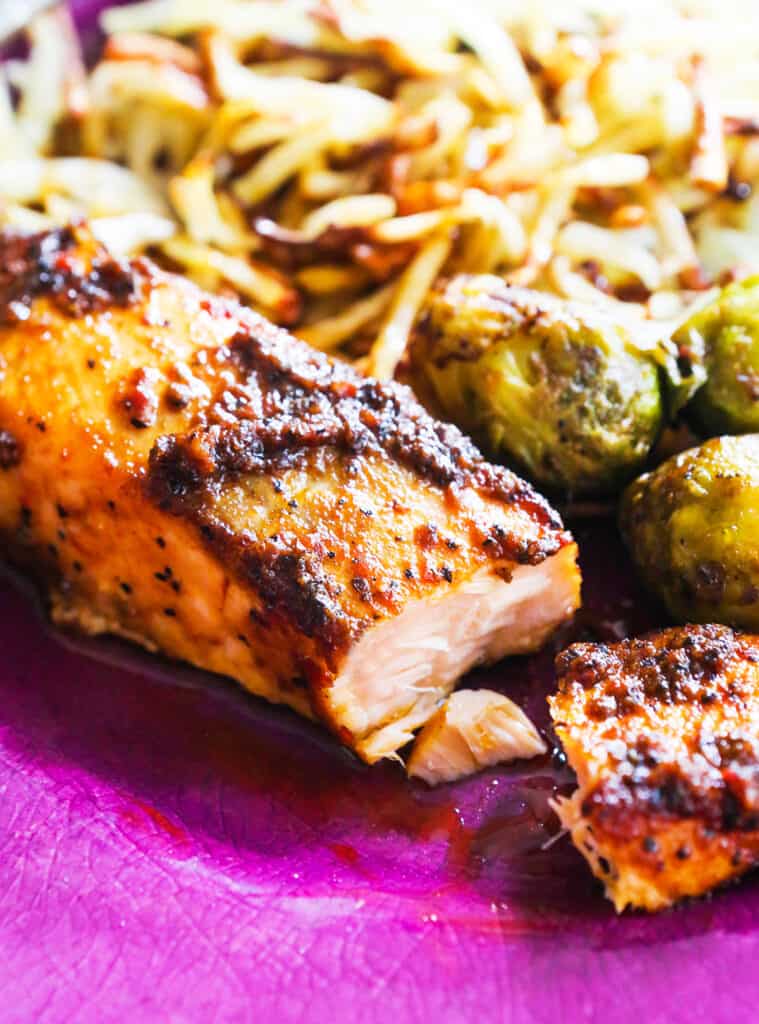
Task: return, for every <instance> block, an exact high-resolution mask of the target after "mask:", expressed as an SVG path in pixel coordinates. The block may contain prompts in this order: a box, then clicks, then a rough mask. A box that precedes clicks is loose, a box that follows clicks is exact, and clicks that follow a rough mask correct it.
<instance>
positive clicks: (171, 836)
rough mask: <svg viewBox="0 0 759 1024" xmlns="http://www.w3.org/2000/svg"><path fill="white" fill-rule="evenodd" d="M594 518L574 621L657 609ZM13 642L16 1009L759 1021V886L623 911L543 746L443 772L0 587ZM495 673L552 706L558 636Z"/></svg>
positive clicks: (256, 1016) (8, 688)
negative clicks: (671, 907)
mask: <svg viewBox="0 0 759 1024" xmlns="http://www.w3.org/2000/svg"><path fill="white" fill-rule="evenodd" d="M578 535H579V540H580V541H581V543H582V544H583V546H584V549H585V551H586V552H587V556H586V563H587V579H588V587H587V595H586V596H587V604H588V609H587V611H586V612H585V613H583V621H582V622H581V623H580V624H578V627H577V630H576V633H577V632H580V633H583V634H584V635H590V634H595V635H601V636H605V635H606V636H610V635H613V634H614V633H615V632H617V631H619V630H620V629H621V628H632V629H638V628H640V627H641V626H643V625H645V624H646V623H647V615H648V612H647V610H646V609H645V607H644V602H643V601H642V600H641V599H640V597H639V596H638V595H636V594H635V593H634V591H632V590H631V589H630V587H629V574H628V570H627V566H626V563H625V562H624V559H623V557H622V554H621V552H620V551H619V549H618V546H617V543H616V541H615V540H614V539H613V535H612V533H611V531H610V530H604V529H600V530H599V528H595V530H594V531H593V532H590V531H589V530H580V531H579V534H578ZM610 567H613V568H614V570H615V573H616V580H615V582H614V584H613V585H612V586H611V587H610V586H609V584H608V582H607V584H606V585H605V586H606V589H607V591H608V590H612V591H614V593H615V597H614V600H613V601H609V600H607V599H606V598H605V597H604V588H603V587H601V586H599V585H598V580H599V575H600V569H602V568H603V569H605V570H606V571H607V572H608V570H609V568H610ZM620 591H623V592H624V596H622V597H620V596H619V595H620ZM0 652H1V653H0V794H1V798H0V893H1V894H2V895H1V896H0V953H1V954H2V961H1V962H0V1020H2V1021H24V1022H26V1021H34V1022H39V1024H46V1022H50V1024H52V1022H60V1021H66V1022H68V1021H84V1022H92V1024H96V1022H97V1024H101V1022H110V1021H114V1022H115V1021H118V1022H125V1021H129V1022H132V1024H135V1022H142V1021H156V1020H158V1021H172V1022H180V1021H181V1022H184V1021H187V1022H193V1024H194V1022H198V1024H205V1022H210V1021H213V1022H216V1021H251V1022H254V1021H264V1020H271V1021H273V1022H276V1024H279V1022H282V1024H289V1022H294V1021H299V1022H300V1021H303V1022H327V1021H335V1022H343V1021H345V1022H348V1021H350V1022H351V1024H362V1022H365V1024H387V1022H388V1021H391V1022H393V1024H412V1022H419V1021H435V1022H440V1024H443V1022H458V1021H469V1020H472V1021H473V1020H477V1019H483V1020H488V1021H503V1022H509V1024H511V1022H515V1024H516V1022H530V1024H538V1022H541V1024H542V1022H549V1021H550V1022H552V1024H553V1022H555V1021H567V1022H572V1024H574V1022H575V1021H586V1020H587V1021H595V1020H598V1021H603V1022H604V1024H617V1022H638V1021H642V1020H645V1021H646V1022H647V1024H648V1022H662V1024H664V1022H666V1024H680V1022H694V1021H705V1022H706V1021H708V1022H711V1024H713V1022H720V1021H726V1022H727V1021H731V1022H743V1021H754V1020H756V1019H757V1018H756V998H755V997H756V993H757V986H756V983H755V981H754V978H755V974H756V966H755V964H756V961H757V957H759V924H757V912H758V911H759V889H758V888H757V886H756V884H755V883H753V882H752V881H751V880H749V881H748V882H747V883H745V884H743V885H742V886H740V887H736V888H732V889H729V890H726V891H724V892H722V893H720V894H718V895H717V896H715V897H714V898H713V899H712V900H705V901H701V902H698V903H694V904H692V905H691V906H687V907H684V908H681V909H679V910H677V911H674V912H671V913H667V914H663V915H660V916H658V917H655V918H651V917H645V916H642V915H636V914H629V915H625V916H623V917H621V918H617V917H615V915H614V914H613V912H612V911H611V910H610V908H609V906H608V905H607V904H606V902H605V901H604V899H603V897H602V895H601V893H600V891H599V889H598V888H597V887H596V885H595V883H594V882H593V881H592V879H591V878H590V876H589V873H588V871H587V870H586V869H585V866H584V864H583V863H582V862H581V861H580V859H579V857H578V856H577V855H576V854H575V853H574V851H573V850H572V849H571V848H570V846H569V844H568V843H567V841H566V840H560V841H559V842H557V843H555V844H554V845H553V846H551V847H550V848H549V849H543V848H542V847H543V846H544V844H545V841H546V839H547V838H548V837H549V836H550V835H552V834H553V832H554V831H555V828H556V821H555V819H554V818H553V816H552V814H551V812H550V809H549V807H548V799H549V797H550V796H551V794H552V793H554V792H556V791H557V788H562V787H564V786H566V785H567V783H568V779H567V776H566V774H565V772H564V770H563V769H562V768H561V766H560V764H556V763H555V762H553V761H551V760H549V759H548V758H546V759H544V760H542V761H538V762H532V763H531V764H529V765H528V766H527V767H523V768H522V769H520V770H515V769H512V770H509V769H500V770H497V771H491V772H488V773H485V774H484V775H481V776H479V777H477V778H475V779H472V780H469V781H467V782H465V783H463V784H459V785H457V786H449V787H443V788H441V789H438V790H436V791H430V790H427V789H426V788H425V787H423V786H420V785H415V784H412V783H409V782H408V781H407V780H406V779H405V778H404V777H403V774H402V772H401V771H400V770H399V769H397V768H396V767H395V766H393V765H385V766H379V767H375V768H371V769H370V768H367V767H365V766H362V765H360V764H358V763H357V762H356V761H355V760H354V759H353V758H352V757H351V756H350V755H348V754H346V753H344V752H343V751H341V750H339V749H338V748H337V747H336V746H335V745H334V744H333V743H332V742H331V741H330V740H329V739H328V738H326V737H324V736H323V735H322V734H321V733H320V732H319V731H318V730H317V729H316V728H314V727H311V726H310V725H308V724H307V723H302V722H300V721H299V720H297V719H296V718H295V716H293V715H291V714H289V713H288V712H285V711H280V710H278V709H273V708H269V707H267V706H265V705H263V704H261V703H259V702H257V701H255V700H252V699H249V698H246V697H245V696H243V695H241V694H239V693H238V692H237V691H236V690H235V689H234V688H233V687H231V686H230V685H228V684H225V683H224V682H223V681H218V680H214V679H209V678H207V677H205V676H203V675H201V674H200V673H193V672H192V671H191V670H189V669H185V668H181V667H176V666H172V665H167V664H161V663H160V662H157V661H155V660H153V659H150V658H148V657H147V656H142V655H137V654H134V653H133V652H131V651H128V650H127V649H126V648H125V647H119V646H117V645H115V644H110V645H105V646H102V645H101V646H99V647H98V648H97V653H98V654H99V659H93V658H92V657H87V656H85V655H84V654H83V653H82V652H81V651H77V650H74V649H71V647H68V646H63V645H62V644H61V642H60V640H58V639H56V638H55V637H53V636H52V635H50V634H49V633H48V631H47V630H46V628H45V627H44V625H43V624H42V623H41V621H40V619H39V617H38V616H37V615H36V613H35V610H34V607H33V604H32V603H31V601H30V600H29V599H28V598H27V597H25V596H22V595H21V594H20V593H19V592H18V591H17V590H15V589H13V588H12V587H11V586H10V584H9V583H6V584H3V583H1V582H0ZM104 656H107V658H108V659H109V660H107V661H104V660H103V657H104ZM475 681H477V682H480V683H483V682H485V681H487V683H488V684H489V685H496V686H499V687H501V688H503V689H505V690H507V691H508V692H509V693H511V694H512V695H515V696H516V698H517V699H518V700H519V701H520V703H522V705H523V706H525V707H526V708H527V709H528V710H529V711H530V712H531V713H532V714H534V715H535V716H536V717H537V718H538V720H539V721H540V722H541V723H542V724H545V721H546V715H545V710H544V696H543V695H544V693H545V690H546V688H547V687H548V686H549V685H550V655H548V654H545V655H542V656H540V657H538V658H534V659H529V660H528V659H518V660H516V661H513V662H511V663H510V664H509V665H505V666H501V667H499V668H498V669H496V670H494V671H491V672H489V673H488V674H485V673H480V674H479V675H477V676H476V677H475Z"/></svg>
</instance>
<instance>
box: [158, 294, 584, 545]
mask: <svg viewBox="0 0 759 1024" xmlns="http://www.w3.org/2000/svg"><path fill="white" fill-rule="evenodd" d="M223 358H224V360H225V362H226V368H227V369H229V368H232V369H233V371H234V372H235V376H236V381H237V384H236V386H235V387H233V388H231V389H230V387H229V384H228V383H225V387H224V393H223V396H219V398H218V399H217V400H216V401H212V402H210V403H209V404H208V406H207V407H206V408H205V409H204V410H203V411H201V412H200V413H199V414H198V415H197V417H196V420H195V424H194V429H192V430H190V431H188V432H187V433H184V434H181V435H171V436H167V437H163V438H160V439H159V440H158V441H157V443H156V444H155V446H154V448H153V450H152V452H151V455H150V464H149V471H148V489H149V492H150V494H151V496H152V498H153V500H155V501H156V502H158V503H159V504H160V505H161V506H162V507H166V508H171V509H173V510H174V511H175V512H178V513H179V512H181V511H187V510H188V509H189V508H193V507H198V506H199V505H200V504H202V502H203V497H204V495H206V494H207V493H208V491H209V490H213V489H217V488H220V487H221V486H223V485H224V484H225V483H227V482H229V481H230V480H234V479H235V478H237V477H239V476H240V475H242V474H270V473H275V472H277V471H281V470H285V469H289V468H292V467H293V466H297V465H299V464H301V463H302V462H303V461H304V459H305V458H306V457H307V456H308V454H309V453H311V452H314V450H316V449H320V450H323V451H331V452H333V453H337V454H339V455H340V456H341V457H343V458H344V459H346V460H348V461H349V460H351V459H360V458H361V457H363V456H366V455H370V454H382V455H384V456H385V457H387V458H389V459H392V460H394V461H396V462H398V463H399V464H400V465H402V466H404V467H405V468H407V469H409V470H411V471H412V472H414V473H416V474H417V475H418V476H419V477H420V478H421V479H423V480H426V481H428V482H429V483H431V484H433V485H435V486H437V487H439V488H441V489H443V490H448V491H450V492H451V494H452V496H455V494H456V492H457V491H460V490H463V489H465V488H474V489H475V490H477V491H479V492H480V493H482V494H485V495H487V496H488V497H491V498H494V499H496V500H497V501H501V502H503V503H504V504H508V505H511V506H516V507H519V508H522V509H523V510H524V511H526V512H528V513H529V514H530V515H531V517H533V518H534V519H535V520H536V521H537V522H538V523H539V524H540V526H541V527H542V531H541V539H540V541H538V542H537V543H536V542H532V543H531V544H529V545H525V544H524V542H523V540H522V539H521V538H519V539H517V538H514V539H513V540H514V543H513V545H512V546H511V547H510V546H509V543H508V538H504V537H497V538H495V541H494V542H495V543H497V544H498V547H499V549H501V550H502V552H503V557H504V558H511V559H512V560H513V561H515V562H521V563H530V564H537V563H539V562H541V561H542V560H543V559H545V558H546V557H548V556H549V555H552V554H555V552H556V551H557V550H559V548H561V547H562V546H563V544H564V543H566V541H567V539H568V535H566V534H565V533H564V532H563V529H562V524H561V520H560V519H559V517H558V515H557V514H556V513H555V512H554V511H553V509H552V508H551V507H550V505H549V504H548V503H547V502H546V501H545V500H544V499H543V498H542V497H541V496H540V495H538V494H537V493H536V492H535V491H534V490H533V489H532V488H531V487H530V486H529V485H528V484H527V483H525V482H524V481H523V480H521V479H520V478H519V477H517V476H516V475H515V474H513V473H512V472H510V471H509V470H507V469H505V468H503V467H500V466H492V465H490V464H489V463H487V462H486V461H485V460H484V459H483V457H482V455H481V454H480V452H479V451H478V449H477V448H476V447H475V446H474V444H473V443H472V442H471V441H470V440H469V439H468V438H467V437H465V436H464V435H463V434H462V433H461V432H460V431H459V430H458V429H457V428H456V427H454V426H452V425H450V424H445V423H440V422H437V421H436V420H434V419H433V418H432V417H431V416H430V415H429V414H428V413H427V412H426V411H425V410H424V408H423V407H422V406H421V405H420V404H419V402H417V401H416V399H415V398H414V396H413V394H412V392H411V391H410V390H409V389H408V388H406V387H404V386H402V385H399V384H395V383H390V384H383V383H380V382H379V381H376V380H371V379H368V378H365V377H362V376H361V375H360V374H358V373H356V372H355V371H353V370H352V369H351V368H350V367H348V366H345V365H342V364H339V363H335V362H333V361H332V360H330V359H328V358H327V357H326V356H324V355H322V354H321V353H319V352H315V351H314V350H312V349H310V348H309V347H308V346H307V345H305V344H303V343H302V342H299V341H297V340H296V339H294V338H292V337H291V336H290V335H288V334H287V333H286V332H284V331H282V330H279V329H277V328H275V327H273V326H272V325H271V324H269V323H267V322H266V321H264V320H262V319H260V318H256V317H255V316H254V315H252V314H251V315H249V316H247V317H246V329H245V330H244V331H240V332H238V334H237V335H236V336H235V337H234V338H233V339H232V341H231V342H230V344H229V346H228V347H227V348H226V349H225V350H224V355H223ZM222 403H223V406H222Z"/></svg>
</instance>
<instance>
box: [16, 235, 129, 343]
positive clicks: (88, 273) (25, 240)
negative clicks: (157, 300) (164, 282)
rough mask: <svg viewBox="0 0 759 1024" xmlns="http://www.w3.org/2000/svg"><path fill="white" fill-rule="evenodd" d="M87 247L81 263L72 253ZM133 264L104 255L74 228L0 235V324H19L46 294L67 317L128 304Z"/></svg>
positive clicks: (89, 239) (104, 253)
mask: <svg viewBox="0 0 759 1024" xmlns="http://www.w3.org/2000/svg"><path fill="white" fill-rule="evenodd" d="M83 241H84V242H85V243H87V248H88V249H89V250H90V251H91V255H90V256H88V257H87V259H86V262H85V261H84V260H83V259H82V255H81V253H79V252H78V251H77V249H78V247H80V246H81V243H82V242H83ZM138 290H139V289H138V275H137V272H136V270H135V268H134V267H133V266H130V265H129V264H128V263H124V262H121V261H119V260H116V259H114V258H113V257H111V256H109V255H108V254H107V253H106V251H105V250H104V249H103V248H101V247H100V246H98V245H94V244H93V243H92V239H91V238H90V236H88V235H85V234H84V233H83V232H81V231H80V230H78V229H76V228H70V227H69V228H61V229H58V230H55V231H48V232H44V233H42V234H38V235H27V236H19V235H4V236H1V237H0V325H11V324H16V323H20V322H23V321H25V320H27V319H28V317H29V309H30V307H31V305H32V302H33V301H34V299H35V298H37V297H38V296H42V295H44V296H47V297H48V298H49V299H50V300H51V301H52V302H53V303H55V305H56V307H57V308H58V309H60V310H61V311H62V312H63V313H65V314H66V315H68V316H82V315H84V314H85V313H91V312H95V311H97V310H102V309H107V308H109V307H111V306H122V307H126V306H128V305H129V304H130V303H131V302H132V301H134V300H135V298H136V297H137V294H138Z"/></svg>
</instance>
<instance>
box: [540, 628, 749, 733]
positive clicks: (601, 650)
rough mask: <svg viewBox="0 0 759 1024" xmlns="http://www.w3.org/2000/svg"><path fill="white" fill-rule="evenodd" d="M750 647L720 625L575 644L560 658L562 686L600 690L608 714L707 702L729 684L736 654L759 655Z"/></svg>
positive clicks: (558, 667)
mask: <svg viewBox="0 0 759 1024" xmlns="http://www.w3.org/2000/svg"><path fill="white" fill-rule="evenodd" d="M750 646H751V645H750V642H749V640H748V638H746V637H738V636H736V634H735V633H734V632H733V630H732V629H730V628H729V627H727V626H718V625H708V626H684V627H682V628H675V629H666V630H661V631H659V632H656V633H650V634H647V635H645V636H642V637H638V638H636V639H632V640H623V641H621V642H620V643H618V644H612V645H606V644H573V645H572V646H571V647H568V648H567V649H566V650H565V651H562V653H561V654H559V655H558V657H557V658H556V673H557V676H558V680H559V690H560V692H562V693H570V692H571V691H572V689H573V688H574V687H575V686H579V687H581V688H582V689H583V690H594V691H595V693H594V695H593V696H594V697H595V699H596V701H597V702H599V704H600V703H602V704H603V707H604V709H605V711H604V715H603V717H611V716H612V715H614V716H623V715H629V714H631V713H634V712H635V710H637V709H639V708H640V707H642V706H643V704H646V703H648V704H650V703H651V702H654V701H656V702H659V703H661V704H682V703H694V704H701V705H707V704H709V703H711V702H712V701H713V700H715V699H716V698H717V697H718V696H719V695H720V691H721V690H724V689H725V679H724V676H725V673H726V672H727V671H728V669H729V668H730V666H731V664H732V663H733V661H734V660H735V659H736V658H738V657H742V658H749V659H750V660H756V659H757V658H758V657H759V651H752V650H750V649H749V648H750ZM591 710H592V709H591ZM592 717H595V718H597V717H598V715H596V714H594V715H592Z"/></svg>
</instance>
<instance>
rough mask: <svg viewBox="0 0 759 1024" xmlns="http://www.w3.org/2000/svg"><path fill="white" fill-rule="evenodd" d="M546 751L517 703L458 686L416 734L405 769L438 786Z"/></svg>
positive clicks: (410, 773)
mask: <svg viewBox="0 0 759 1024" xmlns="http://www.w3.org/2000/svg"><path fill="white" fill-rule="evenodd" d="M545 752H546V745H545V743H544V742H543V740H542V739H541V737H540V733H539V732H538V731H537V729H536V728H535V726H534V725H533V724H532V722H531V721H530V719H529V718H528V717H527V715H526V714H525V713H524V711H522V709H521V708H520V707H518V706H517V705H516V704H515V703H514V701H512V700H509V698H508V697H505V696H504V695H503V694H502V693H496V692H495V691H494V690H457V691H456V692H455V693H452V694H451V696H450V697H448V699H447V700H446V701H445V702H444V703H443V704H442V706H441V707H440V708H438V710H437V711H436V712H435V714H434V715H433V716H432V718H430V720H429V721H428V722H427V724H426V725H425V726H424V728H423V729H422V731H421V732H420V733H419V735H418V736H417V737H416V740H415V741H414V747H413V749H412V751H411V756H410V757H409V759H408V762H407V769H408V773H409V775H411V776H412V777H415V778H419V779H424V781H425V782H426V783H427V784H428V785H430V786H437V785H438V784H440V783H442V782H455V781H456V779H461V778H465V777H466V776H467V775H473V774H474V773H475V772H478V771H481V770H482V769H483V768H491V767H493V765H496V764H502V763H504V762H506V761H516V760H519V759H521V758H531V757H537V756H538V754H544V753H545Z"/></svg>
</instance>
